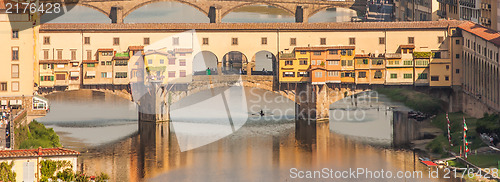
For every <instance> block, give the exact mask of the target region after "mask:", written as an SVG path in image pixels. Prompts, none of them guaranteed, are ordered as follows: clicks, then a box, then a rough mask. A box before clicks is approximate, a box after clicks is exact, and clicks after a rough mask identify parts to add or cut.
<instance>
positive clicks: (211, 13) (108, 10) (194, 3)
mask: <svg viewBox="0 0 500 182" xmlns="http://www.w3.org/2000/svg"><path fill="white" fill-rule="evenodd" d="M158 1H175V2H179V3H182V4H186V5H188V6H191V7H194V8H196V9H197V10H199V11H200V12H202V13H204V14H205V15H207V16H208V17H209V18H210V22H211V23H220V22H221V20H222V18H223V17H224V16H226V15H227V14H229V13H230V12H232V11H234V10H235V9H238V8H240V7H243V6H248V5H268V6H273V7H276V8H280V9H283V10H284V11H286V12H288V13H290V14H291V15H293V16H295V20H296V22H307V21H308V18H309V17H311V16H312V15H314V14H316V13H317V12H320V11H322V10H326V9H328V8H334V7H339V8H351V9H355V10H358V11H365V10H366V0H342V1H330V0H306V1H298V0H266V1H258V0H134V1H124V0H108V1H106V0H105V1H101V0H99V1H97V0H80V1H79V2H78V1H66V2H65V3H66V4H72V2H78V3H76V4H77V5H81V6H86V7H90V8H93V9H95V10H97V11H99V12H101V13H103V14H105V15H106V16H108V17H109V18H110V19H111V20H112V22H113V23H123V19H124V18H125V17H126V16H128V15H129V14H130V13H132V12H133V11H135V10H136V9H138V8H140V7H143V6H145V5H148V4H151V3H155V2H158Z"/></svg>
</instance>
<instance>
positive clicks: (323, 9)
mask: <svg viewBox="0 0 500 182" xmlns="http://www.w3.org/2000/svg"><path fill="white" fill-rule="evenodd" d="M330 8H337V9H338V8H344V9H350V10H354V11H357V10H355V9H353V8H352V7H351V6H348V5H331V6H323V7H319V8H317V9H313V10H312V11H311V12H310V13H309V14H308V15H307V17H308V18H311V17H312V16H313V15H315V14H316V13H319V12H322V11H325V10H327V9H330Z"/></svg>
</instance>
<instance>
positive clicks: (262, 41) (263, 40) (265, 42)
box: [260, 37, 267, 45]
mask: <svg viewBox="0 0 500 182" xmlns="http://www.w3.org/2000/svg"><path fill="white" fill-rule="evenodd" d="M260 45H267V37H261V38H260Z"/></svg>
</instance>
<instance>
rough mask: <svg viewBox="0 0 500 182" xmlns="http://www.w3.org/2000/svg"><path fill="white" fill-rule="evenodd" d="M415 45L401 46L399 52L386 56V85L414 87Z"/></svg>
mask: <svg viewBox="0 0 500 182" xmlns="http://www.w3.org/2000/svg"><path fill="white" fill-rule="evenodd" d="M414 49H415V46H414V45H400V46H399V49H398V52H397V53H393V54H389V53H388V54H386V59H387V60H386V80H385V84H386V85H413V51H414Z"/></svg>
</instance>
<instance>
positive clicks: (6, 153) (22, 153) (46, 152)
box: [0, 148, 80, 158]
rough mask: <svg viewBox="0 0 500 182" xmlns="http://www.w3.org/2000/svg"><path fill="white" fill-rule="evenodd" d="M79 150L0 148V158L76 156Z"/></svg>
mask: <svg viewBox="0 0 500 182" xmlns="http://www.w3.org/2000/svg"><path fill="white" fill-rule="evenodd" d="M77 155H80V152H78V151H74V150H70V149H64V148H38V149H24V150H0V158H25V157H44V156H77Z"/></svg>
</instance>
